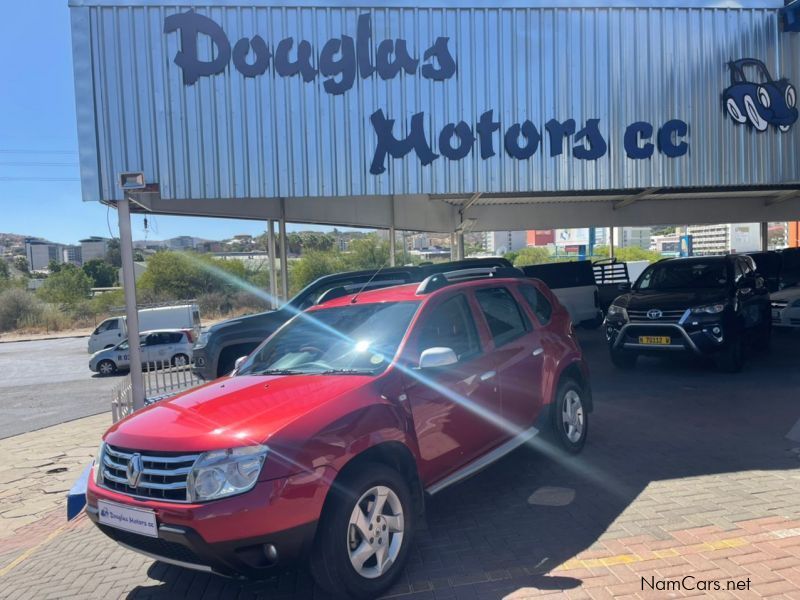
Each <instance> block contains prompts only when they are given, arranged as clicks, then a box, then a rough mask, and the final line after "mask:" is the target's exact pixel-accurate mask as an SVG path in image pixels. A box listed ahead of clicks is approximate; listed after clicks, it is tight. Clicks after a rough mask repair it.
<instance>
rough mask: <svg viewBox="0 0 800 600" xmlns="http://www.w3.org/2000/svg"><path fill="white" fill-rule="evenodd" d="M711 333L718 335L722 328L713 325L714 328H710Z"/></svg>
mask: <svg viewBox="0 0 800 600" xmlns="http://www.w3.org/2000/svg"><path fill="white" fill-rule="evenodd" d="M711 333H713V334H714V335H719V334H720V333H722V329H720V328H719V327H714V329H712V330H711Z"/></svg>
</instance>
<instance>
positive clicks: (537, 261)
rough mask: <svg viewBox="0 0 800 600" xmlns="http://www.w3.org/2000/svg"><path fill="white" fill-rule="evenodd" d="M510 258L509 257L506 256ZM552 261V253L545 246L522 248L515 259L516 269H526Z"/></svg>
mask: <svg viewBox="0 0 800 600" xmlns="http://www.w3.org/2000/svg"><path fill="white" fill-rule="evenodd" d="M506 258H508V255H506ZM551 261H552V257H551V256H550V251H549V250H548V249H547V248H545V247H543V246H533V247H531V248H522V249H521V250H520V251H519V252H517V257H516V258H515V259H514V266H515V267H525V266H527V265H541V264H544V263H549V262H551Z"/></svg>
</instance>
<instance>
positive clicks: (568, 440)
mask: <svg viewBox="0 0 800 600" xmlns="http://www.w3.org/2000/svg"><path fill="white" fill-rule="evenodd" d="M550 427H551V430H552V436H553V437H554V438H555V442H556V443H557V444H558V446H560V447H561V448H562V449H563V450H565V451H567V452H568V453H569V454H578V453H579V452H580V451H581V450H583V446H584V444H586V436H587V435H588V433H589V411H588V410H587V407H586V393H585V392H584V390H583V387H581V385H580V384H579V383H578V382H577V381H575V380H574V379H564V380H563V381H562V382H561V383H560V384H559V386H558V390H557V391H556V396H555V398H554V399H553V402H552V403H551V404H550Z"/></svg>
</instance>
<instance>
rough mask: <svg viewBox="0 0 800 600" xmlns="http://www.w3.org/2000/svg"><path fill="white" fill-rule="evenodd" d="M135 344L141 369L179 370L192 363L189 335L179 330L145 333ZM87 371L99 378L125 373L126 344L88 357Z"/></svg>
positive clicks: (125, 341) (159, 330)
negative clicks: (98, 375)
mask: <svg viewBox="0 0 800 600" xmlns="http://www.w3.org/2000/svg"><path fill="white" fill-rule="evenodd" d="M139 344H140V348H141V351H142V363H143V364H144V365H153V364H155V365H161V364H170V365H172V366H176V367H182V366H184V365H188V364H189V363H190V362H191V360H192V345H193V342H192V338H191V332H187V331H184V330H180V329H158V330H153V331H145V332H143V333H142V334H141V335H140V336H139ZM89 368H90V369H91V370H92V371H94V372H95V373H99V374H100V375H111V374H113V373H116V372H117V371H118V370H128V369H129V368H130V359H129V346H128V340H124V341H122V342H120V343H119V344H117V345H116V346H114V347H113V348H106V349H105V350H100V351H99V352H95V353H94V354H92V357H91V358H90V359H89Z"/></svg>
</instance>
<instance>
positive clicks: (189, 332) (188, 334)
mask: <svg viewBox="0 0 800 600" xmlns="http://www.w3.org/2000/svg"><path fill="white" fill-rule="evenodd" d="M183 333H185V334H186V337H187V339H188V340H189V343H190V344H194V333H193V332H192V330H191V329H184V330H183Z"/></svg>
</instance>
